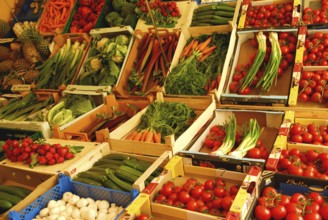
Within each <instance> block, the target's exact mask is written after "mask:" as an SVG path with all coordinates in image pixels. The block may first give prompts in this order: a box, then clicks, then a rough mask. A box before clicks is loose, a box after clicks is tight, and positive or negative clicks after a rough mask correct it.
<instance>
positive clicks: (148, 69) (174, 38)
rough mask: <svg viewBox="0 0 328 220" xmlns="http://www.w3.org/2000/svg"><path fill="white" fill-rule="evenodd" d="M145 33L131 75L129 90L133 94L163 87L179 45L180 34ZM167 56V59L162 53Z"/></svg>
mask: <svg viewBox="0 0 328 220" xmlns="http://www.w3.org/2000/svg"><path fill="white" fill-rule="evenodd" d="M160 39H161V40H160V41H159V40H158V39H157V37H156V35H155V34H154V33H145V34H144V35H143V37H142V40H141V42H140V45H139V47H138V56H137V60H136V62H135V65H134V66H133V69H132V72H131V73H130V76H129V80H128V89H129V92H130V93H131V94H136V95H140V94H144V93H147V92H148V90H151V89H153V88H154V87H156V86H163V84H164V81H165V79H166V77H167V74H168V69H169V66H167V64H166V62H167V63H168V64H170V63H171V61H172V59H173V55H174V52H175V49H176V47H177V44H178V39H179V33H175V32H170V33H165V34H161V35H160ZM162 49H163V52H164V54H165V58H164V56H163V53H162Z"/></svg>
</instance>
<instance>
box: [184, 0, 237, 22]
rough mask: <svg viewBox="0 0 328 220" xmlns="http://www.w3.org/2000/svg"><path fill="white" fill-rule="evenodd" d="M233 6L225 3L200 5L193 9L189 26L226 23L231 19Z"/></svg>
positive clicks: (233, 10)
mask: <svg viewBox="0 0 328 220" xmlns="http://www.w3.org/2000/svg"><path fill="white" fill-rule="evenodd" d="M234 12H235V7H234V6H230V5H228V4H225V3H215V4H210V5H205V6H200V7H199V8H197V9H196V10H195V11H194V15H193V17H192V22H191V25H190V26H210V25H223V24H228V23H229V21H231V20H232V19H233V16H234Z"/></svg>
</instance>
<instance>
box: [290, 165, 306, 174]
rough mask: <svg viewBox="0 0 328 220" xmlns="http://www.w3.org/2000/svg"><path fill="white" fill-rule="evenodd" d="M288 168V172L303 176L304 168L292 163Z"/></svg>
mask: <svg viewBox="0 0 328 220" xmlns="http://www.w3.org/2000/svg"><path fill="white" fill-rule="evenodd" d="M287 170H288V173H290V174H293V175H297V176H303V169H302V168H301V167H300V166H296V165H294V164H291V165H290V166H289V167H288V169H287Z"/></svg>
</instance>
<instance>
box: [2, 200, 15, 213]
mask: <svg viewBox="0 0 328 220" xmlns="http://www.w3.org/2000/svg"><path fill="white" fill-rule="evenodd" d="M11 207H13V204H12V203H11V202H9V201H7V200H3V199H0V214H1V213H4V212H6V211H7V210H9V209H10V208H11Z"/></svg>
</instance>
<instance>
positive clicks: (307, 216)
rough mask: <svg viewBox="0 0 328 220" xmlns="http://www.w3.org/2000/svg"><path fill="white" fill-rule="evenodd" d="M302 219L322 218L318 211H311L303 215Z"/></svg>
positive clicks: (313, 219)
mask: <svg viewBox="0 0 328 220" xmlns="http://www.w3.org/2000/svg"><path fill="white" fill-rule="evenodd" d="M304 220H322V218H321V216H320V214H319V213H317V212H312V213H308V214H306V215H304Z"/></svg>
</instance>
